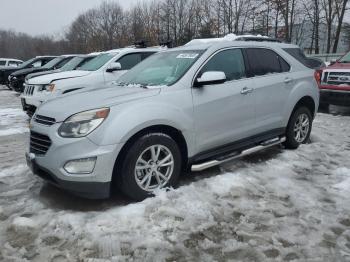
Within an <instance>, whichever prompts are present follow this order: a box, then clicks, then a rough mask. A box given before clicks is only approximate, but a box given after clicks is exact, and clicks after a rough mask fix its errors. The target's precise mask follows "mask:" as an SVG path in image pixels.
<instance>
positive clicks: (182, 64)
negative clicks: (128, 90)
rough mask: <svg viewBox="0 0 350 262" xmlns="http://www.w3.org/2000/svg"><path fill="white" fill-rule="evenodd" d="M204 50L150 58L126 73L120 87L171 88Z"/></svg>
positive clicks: (163, 53) (169, 52)
mask: <svg viewBox="0 0 350 262" xmlns="http://www.w3.org/2000/svg"><path fill="white" fill-rule="evenodd" d="M202 53H203V51H202V50H186V51H183V50H182V51H168V52H162V53H158V54H155V55H152V56H150V57H149V58H147V59H146V60H145V61H144V62H141V63H140V64H138V65H137V66H135V67H134V68H133V69H131V70H130V71H128V72H127V73H125V74H124V75H123V76H122V77H121V78H120V79H119V81H118V84H120V85H127V84H140V85H145V86H159V85H167V86H170V85H172V84H174V83H175V82H177V81H178V80H179V79H180V78H181V77H182V76H183V75H184V74H185V73H186V72H187V70H188V69H189V68H190V67H191V66H192V65H193V64H194V62H196V61H197V59H198V58H199V57H200V56H201V55H202Z"/></svg>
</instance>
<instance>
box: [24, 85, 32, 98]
mask: <svg viewBox="0 0 350 262" xmlns="http://www.w3.org/2000/svg"><path fill="white" fill-rule="evenodd" d="M34 90H35V86H33V85H27V86H26V88H25V89H24V92H23V93H24V94H25V95H27V96H32V95H33V93H34Z"/></svg>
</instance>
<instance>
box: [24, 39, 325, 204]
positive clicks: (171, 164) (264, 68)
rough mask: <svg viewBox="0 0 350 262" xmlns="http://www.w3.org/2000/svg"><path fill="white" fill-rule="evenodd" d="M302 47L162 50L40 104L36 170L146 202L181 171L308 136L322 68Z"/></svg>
mask: <svg viewBox="0 0 350 262" xmlns="http://www.w3.org/2000/svg"><path fill="white" fill-rule="evenodd" d="M288 48H296V46H294V45H289V44H282V43H264V42H240V41H237V42H233V41H221V42H213V43H210V42H208V43H204V44H199V45H189V46H186V47H180V48H174V49H171V50H168V51H164V52H160V53H158V54H155V55H153V56H151V57H150V58H148V59H146V60H145V61H143V62H142V63H140V64H138V65H137V66H136V67H134V68H133V69H131V70H130V71H129V72H127V73H126V74H125V75H123V76H122V77H121V78H120V79H119V80H118V82H117V83H115V84H114V85H112V86H106V87H103V88H99V89H97V90H89V91H83V92H80V93H77V94H72V95H69V96H66V97H61V98H57V99H55V100H53V101H49V102H46V103H44V104H43V105H41V106H40V107H39V108H38V110H37V112H36V114H35V115H34V117H33V119H32V120H31V128H30V146H29V151H28V152H27V154H26V155H27V161H28V164H29V166H30V167H31V168H32V170H33V173H34V174H37V175H39V176H40V177H42V178H44V179H46V180H47V181H49V182H51V183H53V184H54V185H56V186H58V187H61V188H65V189H67V190H68V191H71V192H74V193H76V194H78V195H81V196H85V197H89V198H105V197H108V196H109V195H110V192H111V190H112V189H114V188H118V189H119V190H121V191H122V192H124V193H125V194H126V195H128V196H129V197H131V198H134V199H137V200H141V199H144V198H146V197H147V196H149V195H152V193H153V192H154V190H155V189H158V188H162V187H169V186H175V185H176V183H177V181H178V179H179V176H180V174H181V173H182V172H183V171H184V170H186V169H187V168H188V167H190V168H191V169H192V171H200V170H203V169H205V168H209V167H212V166H214V165H218V164H220V163H222V162H225V161H228V160H231V159H234V158H237V157H240V156H242V155H246V154H249V153H252V152H255V151H257V150H261V149H264V148H267V147H270V146H273V145H277V144H280V143H283V144H284V145H285V147H286V148H292V149H295V148H297V147H298V146H299V145H300V144H302V143H305V142H307V141H308V139H309V135H310V132H311V127H312V122H313V119H314V116H315V112H316V111H317V108H318V103H319V102H318V101H319V90H318V87H317V83H316V80H315V79H314V71H313V70H311V69H309V68H307V67H305V66H304V65H303V64H301V63H300V62H299V61H298V60H296V59H295V58H293V56H291V55H289V54H288V52H286V50H287V49H288Z"/></svg>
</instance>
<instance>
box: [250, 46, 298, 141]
mask: <svg viewBox="0 0 350 262" xmlns="http://www.w3.org/2000/svg"><path fill="white" fill-rule="evenodd" d="M245 54H246V59H247V60H248V61H247V62H248V64H249V70H248V71H249V73H248V74H249V76H250V77H252V80H253V81H254V88H255V90H254V93H255V99H256V101H255V104H256V127H257V133H259V134H260V133H265V132H269V131H273V130H274V131H278V130H277V129H279V128H282V127H283V123H284V122H285V121H284V120H285V119H284V115H283V109H284V107H285V105H286V103H287V100H288V97H289V94H290V92H291V90H292V88H293V82H294V79H293V78H292V76H291V73H290V65H289V64H288V63H287V62H286V61H285V60H284V59H283V58H282V57H281V56H280V55H279V54H277V53H276V52H275V51H273V50H271V49H267V48H247V49H245Z"/></svg>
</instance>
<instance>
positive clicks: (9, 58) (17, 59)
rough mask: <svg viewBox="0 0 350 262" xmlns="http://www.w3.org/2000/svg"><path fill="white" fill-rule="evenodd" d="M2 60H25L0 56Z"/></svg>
mask: <svg viewBox="0 0 350 262" xmlns="http://www.w3.org/2000/svg"><path fill="white" fill-rule="evenodd" d="M0 60H11V61H18V62H23V61H22V60H20V59H15V58H2V57H0Z"/></svg>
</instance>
